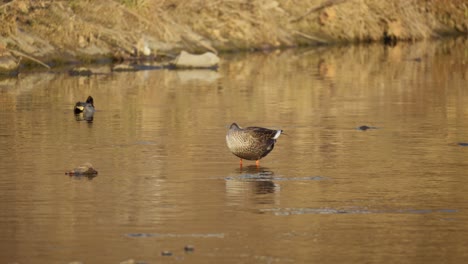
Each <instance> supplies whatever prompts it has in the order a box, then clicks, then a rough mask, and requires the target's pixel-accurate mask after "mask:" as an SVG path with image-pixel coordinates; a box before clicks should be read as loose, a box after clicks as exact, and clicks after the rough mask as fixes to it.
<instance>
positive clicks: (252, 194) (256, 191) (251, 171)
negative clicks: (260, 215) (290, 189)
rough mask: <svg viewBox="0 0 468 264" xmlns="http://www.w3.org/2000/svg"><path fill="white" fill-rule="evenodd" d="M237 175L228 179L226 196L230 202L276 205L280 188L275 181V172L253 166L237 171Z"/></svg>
mask: <svg viewBox="0 0 468 264" xmlns="http://www.w3.org/2000/svg"><path fill="white" fill-rule="evenodd" d="M235 173H236V176H233V177H228V178H226V195H227V197H228V198H229V201H230V202H233V203H236V204H240V203H244V202H246V201H247V202H253V203H255V204H275V203H276V200H277V197H276V194H277V193H278V192H279V190H280V186H279V185H278V184H276V183H275V182H274V181H273V179H274V172H273V171H271V170H268V169H267V168H265V167H257V166H254V165H253V166H248V167H242V168H240V169H236V170H235Z"/></svg>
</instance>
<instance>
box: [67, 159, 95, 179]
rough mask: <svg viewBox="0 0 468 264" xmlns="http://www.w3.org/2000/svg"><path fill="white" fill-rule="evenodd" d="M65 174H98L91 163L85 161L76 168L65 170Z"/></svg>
mask: <svg viewBox="0 0 468 264" xmlns="http://www.w3.org/2000/svg"><path fill="white" fill-rule="evenodd" d="M65 174H66V175H71V176H73V175H75V176H78V175H83V176H85V175H86V176H90V175H96V174H98V172H97V170H95V169H94V168H93V165H91V163H89V162H87V163H85V164H83V165H80V166H78V167H76V168H74V169H73V170H71V171H67V172H65Z"/></svg>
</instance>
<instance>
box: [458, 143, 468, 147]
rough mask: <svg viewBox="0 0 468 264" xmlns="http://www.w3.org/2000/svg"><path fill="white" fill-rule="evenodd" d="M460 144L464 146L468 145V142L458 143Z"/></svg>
mask: <svg viewBox="0 0 468 264" xmlns="http://www.w3.org/2000/svg"><path fill="white" fill-rule="evenodd" d="M458 145H459V146H462V147H468V143H467V142H460V143H458Z"/></svg>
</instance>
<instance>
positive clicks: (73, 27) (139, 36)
mask: <svg viewBox="0 0 468 264" xmlns="http://www.w3.org/2000/svg"><path fill="white" fill-rule="evenodd" d="M467 16H468V4H467V3H466V2H465V1H463V0H451V1H449V0H447V1H436V0H428V1H422V0H414V1H406V0H397V1H390V2H387V1H383V0H382V1H365V0H326V1H308V2H307V3H306V2H300V3H295V2H294V3H293V2H290V1H265V0H254V1H240V0H231V1H202V0H193V1H189V2H185V1H179V0H165V1H157V2H156V1H148V0H119V1H117V0H103V1H99V2H97V1H96V2H92V3H91V2H90V1H86V0H74V1H50V0H40V1H26V0H13V1H8V2H3V4H0V19H1V21H2V27H1V28H0V35H1V39H0V56H1V55H3V56H12V57H14V58H20V57H21V58H23V60H22V61H21V63H22V64H37V63H38V61H42V62H45V63H46V64H47V65H49V66H54V65H59V64H64V63H65V64H66V63H78V62H96V61H99V60H102V59H109V60H125V59H136V58H141V57H147V58H150V59H153V60H161V59H165V58H166V59H167V58H172V57H174V56H175V55H176V54H178V53H179V52H180V51H181V50H187V51H189V52H195V53H196V52H204V51H212V52H214V53H217V52H220V51H235V50H246V49H248V50H262V49H273V48H279V47H291V46H302V45H324V44H333V43H339V42H370V41H383V42H386V43H387V44H395V43H396V42H398V41H407V40H421V39H429V38H434V37H436V38H437V37H442V36H445V35H457V34H465V35H466V34H468V18H467ZM35 60H36V61H35Z"/></svg>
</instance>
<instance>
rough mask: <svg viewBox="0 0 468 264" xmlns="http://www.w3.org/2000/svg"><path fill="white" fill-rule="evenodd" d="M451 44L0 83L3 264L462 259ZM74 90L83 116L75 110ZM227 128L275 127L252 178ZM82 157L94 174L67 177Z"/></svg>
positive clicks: (467, 207)
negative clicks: (86, 109) (89, 111)
mask: <svg viewBox="0 0 468 264" xmlns="http://www.w3.org/2000/svg"><path fill="white" fill-rule="evenodd" d="M466 47H467V44H466V40H449V41H436V42H432V43H415V44H398V45H397V46H396V47H384V46H381V45H369V46H347V47H321V48H314V49H306V50H304V49H298V50H286V51H277V52H270V53H250V54H229V55H221V56H222V64H221V65H220V68H219V70H218V71H217V72H215V71H199V70H196V71H168V70H152V71H140V72H131V73H110V70H109V67H108V66H99V67H96V68H93V70H94V71H96V72H100V73H104V74H99V75H95V76H91V77H70V76H68V75H67V74H66V73H26V74H22V75H20V77H19V78H18V79H6V80H1V81H0V260H1V262H2V263H70V262H73V261H78V262H81V263H120V262H122V261H125V260H129V259H133V260H135V261H136V262H138V263H161V262H167V263H173V262H177V263H180V262H183V263H463V262H466V261H467V260H468V252H467V251H466V248H467V247H468V239H467V237H468V222H467V221H468V213H467V212H468V195H467V193H468V159H467V157H468V147H466V145H467V144H466V143H467V142H468V122H467V120H468V81H467V79H468V68H467V48H466ZM88 95H92V96H93V97H94V100H95V105H96V108H97V112H96V113H95V115H94V118H93V120H92V122H87V121H86V120H81V119H80V118H75V116H74V115H73V112H72V107H73V105H74V103H75V102H76V101H78V100H85V99H86V97H87V96H88ZM234 121H235V122H237V123H238V124H240V125H241V126H250V125H255V126H264V127H269V128H278V129H283V130H284V131H285V132H286V135H283V136H281V137H280V138H279V140H278V142H277V144H276V146H275V149H274V151H273V152H271V153H270V154H269V155H268V156H267V157H266V158H264V159H262V160H261V162H260V168H256V167H255V163H254V162H248V161H247V162H244V167H242V168H240V167H239V160H238V159H237V158H236V157H235V156H234V155H232V154H231V153H230V152H229V151H228V149H227V147H226V144H225V133H226V130H227V128H228V126H229V125H230V123H232V122H234ZM363 125H366V126H369V127H372V129H368V130H361V129H359V127H360V126H363ZM85 162H91V163H92V164H93V165H94V166H95V168H96V169H97V170H98V171H99V174H98V175H97V176H96V177H83V176H82V177H76V176H73V177H70V176H67V175H65V174H64V173H65V171H67V170H70V169H72V168H74V167H76V166H78V165H80V164H82V163H85ZM186 245H192V246H193V247H194V251H193V252H186V251H185V250H184V247H185V246H186ZM163 251H170V252H171V253H172V256H162V254H161V253H162V252H163Z"/></svg>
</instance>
